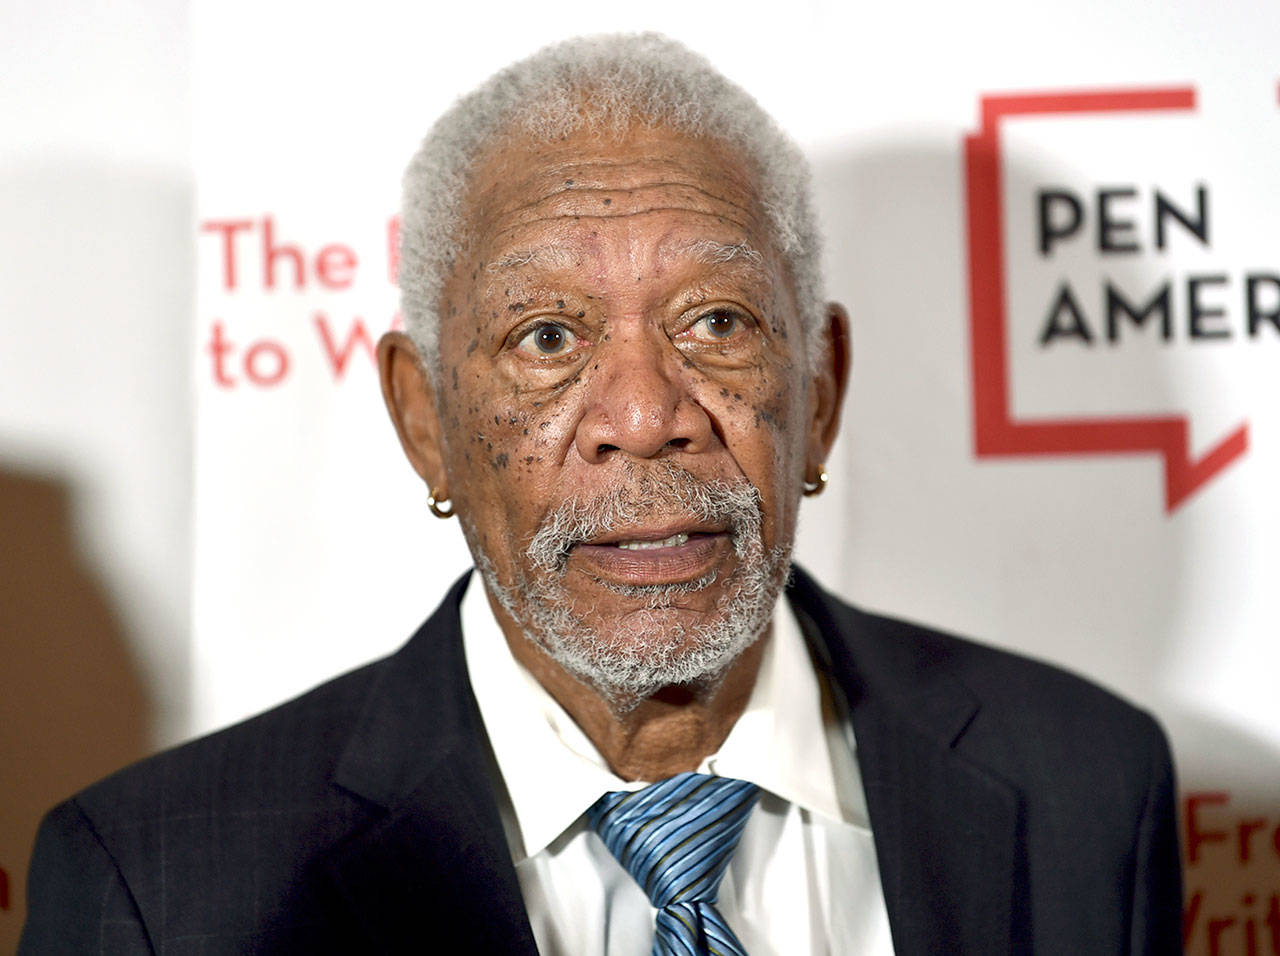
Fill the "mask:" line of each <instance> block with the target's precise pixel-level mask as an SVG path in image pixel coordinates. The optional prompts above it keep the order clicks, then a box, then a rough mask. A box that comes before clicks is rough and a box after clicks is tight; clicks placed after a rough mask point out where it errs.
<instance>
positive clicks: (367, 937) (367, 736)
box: [19, 571, 1181, 956]
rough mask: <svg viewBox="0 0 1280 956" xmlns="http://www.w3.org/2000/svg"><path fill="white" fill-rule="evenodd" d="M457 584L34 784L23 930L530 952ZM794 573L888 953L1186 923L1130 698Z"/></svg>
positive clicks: (1068, 940)
mask: <svg viewBox="0 0 1280 956" xmlns="http://www.w3.org/2000/svg"><path fill="white" fill-rule="evenodd" d="M464 587H465V580H464V581H460V582H459V583H458V585H456V586H455V587H454V588H453V590H452V591H451V592H450V594H449V596H448V598H447V599H446V600H445V602H444V603H443V605H441V607H440V608H439V609H438V610H437V611H436V612H435V614H434V615H433V616H432V617H431V619H430V620H428V621H427V622H426V624H424V625H423V626H422V628H421V629H420V630H419V631H418V633H417V634H416V635H414V637H413V639H412V640H410V641H409V643H408V644H407V645H405V647H404V648H402V649H401V650H400V651H399V652H398V653H396V654H394V655H392V656H391V657H389V658H385V659H383V660H381V661H378V662H376V663H374V664H371V665H369V666H367V667H364V668H362V669H360V670H357V671H355V672H353V673H350V674H347V675H346V676H343V677H340V678H338V679H336V680H334V681H332V682H330V683H328V684H325V685H323V686H321V687H319V688H317V689H315V690H313V691H311V692H310V693H308V694H306V695H304V696H303V697H300V698H298V699H297V700H294V701H292V702H290V703H287V704H284V705H283V706H281V707H278V708H276V709H275V710H272V711H270V712H269V713H266V714H264V715H262V716H259V717H256V718H254V719H252V720H249V721H247V722H245V723H243V724H240V725H238V726H235V727H232V728H230V729H228V730H224V731H222V732H220V733H216V734H214V735H212V736H209V737H205V738H203V739H201V740H197V741H195V742H193V743H190V744H187V745H185V746H183V747H180V748H178V749H176V750H173V751H170V752H168V753H164V754H160V755H159V756H156V757H153V758H151V759H149V760H147V761H144V762H143V763H141V764H138V765H136V766H134V767H131V768H129V769H126V770H124V771H122V772H120V773H118V774H116V775H115V776H113V777H110V778H108V779H107V780H105V781H103V782H101V783H99V784H97V785H95V786H93V787H91V788H89V789H88V790H86V791H84V792H83V793H81V794H79V795H78V796H76V797H74V798H72V799H71V800H68V801H67V802H66V803H63V804H62V805H60V806H58V807H56V808H55V809H54V810H52V811H51V812H50V813H49V815H48V817H47V818H46V819H45V821H44V823H43V825H42V827H41V830H40V834H39V837H38V839H37V844H36V850H35V855H34V858H33V862H32V865H31V877H30V883H29V898H30V912H29V917H28V922H27V925H26V928H25V931H24V935H23V937H22V942H21V944H20V948H19V952H20V953H22V954H25V956H35V954H46V953H48V954H55V953H56V954H59V956H61V954H68V953H89V952H92V953H110V954H116V953H128V954H132V953H157V954H165V956H178V954H184V956H185V954H216V953H242V952H243V953H306V954H312V953H344V954H352V953H361V954H363V953H382V952H395V953H400V952H413V953H422V952H438V951H445V952H455V951H456V952H467V953H501V954H509V953H514V954H522V953H529V954H531V953H534V952H535V948H534V942H533V937H532V935H531V932H530V929H529V924H528V920H527V918H526V916H525V913H524V908H523V904H522V902H521V897H520V890H519V886H518V884H517V882H516V877H515V872H514V870H513V868H512V864H511V858H510V854H509V852H508V849H507V845H506V841H505V838H504V836H503V831H502V826H501V823H500V821H499V816H498V810H497V804H496V801H495V798H494V793H493V786H494V785H493V783H492V780H491V771H490V767H489V763H488V761H489V759H490V756H489V753H488V745H487V743H486V740H485V737H484V733H483V729H482V726H481V724H480V720H479V716H478V712H477V710H476V704H475V700H474V698H473V696H472V693H471V689H470V684H469V682H468V679H467V673H466V667H465V662H464V658H463V652H462V642H461V639H460V638H461V630H460V626H459V618H458V602H459V600H460V598H461V595H462V592H463V588H464ZM789 595H790V598H791V601H792V604H793V607H795V609H796V611H797V614H798V617H799V619H800V622H801V627H802V629H803V631H804V632H805V634H806V637H807V639H808V640H809V641H810V642H811V644H812V645H813V647H814V648H815V654H816V656H817V657H818V658H819V659H820V660H821V662H822V663H821V666H823V667H825V668H826V669H827V670H828V672H829V674H830V677H831V679H832V681H833V683H834V684H835V685H836V686H838V688H839V689H840V690H841V691H842V692H843V695H844V697H845V699H846V702H847V705H848V707H849V710H850V713H851V715H852V720H853V726H854V732H855V734H856V738H857V743H858V760H859V764H860V767H861V770H862V776H863V783H864V786H865V789H866V796H867V804H868V808H869V810H870V814H871V822H872V830H873V834H874V839H875V845H876V851H877V855H878V858H879V866H880V872H881V878H882V881H883V886H884V893H885V901H886V903H887V905H888V911H889V922H890V925H891V927H892V932H893V940H894V945H895V949H896V950H897V952H898V953H901V954H939V953H964V954H983V953H1010V952H1016V953H1030V952H1035V953H1037V954H1051V953H1062V954H1070V956H1081V954H1088V956H1098V954H1105V953H1129V952H1132V953H1175V952H1178V951H1179V912H1180V905H1181V893H1180V885H1179V884H1180V879H1179V865H1178V854H1177V845H1176V843H1177V838H1176V833H1175V824H1174V810H1173V785H1172V779H1171V771H1170V761H1169V754H1168V750H1167V747H1166V745H1165V741H1164V737H1163V735H1162V734H1161V732H1160V730H1159V728H1158V727H1157V726H1156V724H1155V722H1154V721H1153V720H1152V719H1151V718H1150V717H1148V716H1147V715H1146V714H1145V713H1143V712H1141V711H1138V710H1136V709H1134V708H1133V707H1131V706H1129V705H1127V704H1125V703H1122V702H1121V701H1119V700H1117V699H1116V698H1115V697H1112V696H1111V695H1109V694H1107V693H1106V692H1104V691H1102V690H1100V689H1098V688H1097V687H1094V686H1093V685H1091V684H1089V683H1086V682H1085V681H1083V680H1081V679H1079V678H1077V677H1073V676H1070V675H1068V674H1065V673H1063V672H1061V671H1059V670H1056V669H1054V668H1051V667H1048V666H1045V665H1042V664H1038V663H1034V662H1031V661H1028V660H1025V659H1022V658H1019V657H1016V656H1013V655H1010V654H1007V653H1004V652H1001V651H997V650H994V649H991V648H988V647H983V646H981V645H978V644H973V643H970V642H967V641H962V640H959V639H957V638H954V637H949V636H945V635H942V634H939V633H936V632H934V631H930V630H927V629H924V628H921V627H917V626H914V625H911V624H907V623H903V622H900V621H894V620H890V619H887V618H882V617H876V616H873V615H870V614H865V613H863V612H861V611H858V610H855V609H853V608H850V607H848V606H846V605H845V604H842V603H841V602H839V601H837V600H835V599H834V598H832V597H831V596H830V595H828V594H826V593H824V592H823V591H822V590H821V589H819V588H818V587H817V585H815V584H814V583H813V581H812V580H810V579H809V578H808V577H807V576H806V575H805V574H804V573H803V572H800V571H797V572H796V573H795V576H794V580H793V582H792V584H791V585H790V589H789ZM548 785H549V786H551V785H554V784H553V783H552V782H550V781H549V782H548ZM441 927H449V928H450V929H449V932H450V933H452V934H458V935H456V936H454V939H462V940H466V941H467V942H466V943H465V944H464V943H448V944H445V943H442V937H441V935H440V934H441Z"/></svg>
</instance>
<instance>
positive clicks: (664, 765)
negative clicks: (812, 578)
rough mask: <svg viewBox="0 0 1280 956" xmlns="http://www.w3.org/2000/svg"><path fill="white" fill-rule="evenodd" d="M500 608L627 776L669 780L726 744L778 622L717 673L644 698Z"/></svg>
mask: <svg viewBox="0 0 1280 956" xmlns="http://www.w3.org/2000/svg"><path fill="white" fill-rule="evenodd" d="M491 603H492V602H491ZM493 609H494V613H495V615H496V616H497V618H498V621H499V623H500V624H501V626H502V631H503V634H504V636H505V637H506V639H507V644H508V646H509V647H510V648H511V653H512V655H513V656H514V657H515V659H516V660H517V661H519V662H520V663H521V664H522V665H523V666H524V667H525V668H526V669H527V670H528V671H529V673H531V674H532V675H533V676H534V678H535V679H536V680H537V681H538V683H540V684H541V685H542V686H543V687H544V688H546V690H547V693H549V694H550V695H551V696H552V697H554V698H555V700H556V702H557V703H558V704H559V705H560V706H561V707H563V708H564V709H565V711H566V713H568V714H569V716H570V717H572V718H573V720H574V721H575V722H576V723H577V725H578V726H579V727H580V728H582V731H583V733H585V734H586V735H587V738H588V739H589V740H590V741H591V743H592V744H594V745H595V748H596V749H597V750H598V751H599V752H600V755H601V756H602V757H603V758H604V759H605V761H606V762H607V763H608V765H609V768H610V769H611V770H612V771H613V772H614V773H616V774H617V775H618V776H619V777H621V778H622V779H624V780H648V781H653V780H665V779H666V778H667V777H671V776H674V775H675V774H677V773H681V772H683V771H686V770H696V769H697V767H698V765H699V764H701V763H702V761H703V759H704V758H706V757H707V756H709V755H711V754H713V753H715V752H716V751H718V750H719V749H720V745H721V744H723V743H724V740H725V738H726V737H728V736H729V731H730V730H732V729H733V725H734V724H735V723H736V722H737V720H738V717H739V716H741V714H742V711H743V710H744V709H745V708H746V706H747V701H748V700H749V699H750V697H751V691H752V689H753V688H754V687H755V682H756V676H757V675H758V674H759V672H760V661H761V657H762V655H763V653H764V645H765V641H766V640H768V639H769V635H770V632H771V626H769V627H766V629H765V632H764V633H763V634H762V635H761V636H760V637H759V638H757V639H756V640H755V641H754V642H753V643H752V644H751V645H750V646H749V647H748V648H747V649H746V650H745V651H743V652H742V654H740V655H739V656H738V658H737V660H735V661H734V662H733V663H732V664H731V665H730V666H729V668H728V670H726V671H725V672H724V674H722V675H721V676H720V677H719V678H718V679H717V680H714V681H707V682H705V683H700V684H697V685H678V686H670V687H664V688H661V689H660V690H658V691H657V692H656V693H654V694H651V695H649V696H647V697H644V698H642V699H641V700H639V701H618V700H617V699H616V698H613V697H611V696H610V695H608V694H605V693H602V692H601V691H600V690H598V689H596V688H595V687H592V686H590V685H589V684H587V683H585V682H583V681H581V680H579V679H578V678H577V677H575V676H573V675H572V674H570V673H569V672H568V671H566V670H565V669H564V668H563V667H561V666H560V665H559V664H558V663H556V662H555V661H554V660H552V659H551V658H550V657H549V656H548V655H547V653H546V652H545V651H544V650H543V649H542V648H541V647H540V646H539V645H538V644H537V643H536V642H534V641H532V640H530V639H529V638H528V637H526V636H525V635H524V633H523V631H522V630H521V629H520V627H519V626H518V625H517V624H516V623H515V621H513V620H512V619H511V618H510V617H509V616H508V615H506V614H505V613H504V612H503V611H502V609H501V608H500V607H498V606H496V604H493Z"/></svg>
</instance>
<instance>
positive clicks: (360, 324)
mask: <svg viewBox="0 0 1280 956" xmlns="http://www.w3.org/2000/svg"><path fill="white" fill-rule="evenodd" d="M418 6H422V7H423V9H417V7H418ZM688 6H690V5H687V4H675V3H670V4H667V3H655V4H648V5H647V8H648V9H646V10H645V11H644V13H643V14H640V13H607V12H604V11H602V10H599V9H596V8H594V7H591V6H588V5H586V4H555V3H551V4H542V5H538V9H537V10H536V11H535V10H530V9H526V8H525V7H523V6H518V5H514V4H513V5H505V4H499V5H497V6H496V7H495V5H493V4H490V5H485V7H484V8H483V9H479V8H478V9H476V10H475V11H474V12H469V11H457V10H454V11H450V12H449V13H448V14H441V13H438V12H436V11H433V10H428V9H425V5H413V7H410V5H399V4H379V3H374V4H366V5H361V7H360V8H359V9H358V12H355V11H345V12H342V13H337V12H326V10H325V9H324V8H322V7H321V8H317V7H316V6H315V5H301V4H299V5H296V6H295V5H289V4H267V5H263V4H252V5H250V4H239V3H230V4H229V3H217V4H214V3H209V2H200V3H197V4H196V7H195V9H196V18H195V25H194V38H195V48H196V49H195V52H196V60H195V65H196V88H195V100H194V102H195V130H196V144H195V166H196V170H195V172H196V183H197V190H198V201H197V223H196V228H197V238H196V249H197V259H198V272H199V295H198V302H197V308H196V315H195V318H194V321H195V327H196V334H195V336H194V339H193V342H194V350H193V352H194V354H193V355H192V356H191V361H192V362H193V363H194V365H193V368H194V380H195V385H196V399H197V421H196V438H195V448H196V452H195V489H196V492H195V494H196V500H195V566H194V594H195V598H194V609H193V627H194V636H193V641H194V644H193V654H192V659H193V670H194V678H193V680H194V683H193V687H192V697H193V701H194V721H193V727H192V730H193V732H198V731H204V730H208V729H211V728H214V727H217V726H220V725H223V724H226V723H228V722H230V721H233V720H235V719H238V718H240V717H242V716H245V715H247V714H249V713H252V712H254V711H256V710H260V709H262V708H265V707H267V706H269V705H270V704H272V703H274V702H276V701H279V700H281V699H283V698H285V697H288V696H290V695H293V694H296V693H298V692H301V691H302V690H304V689H306V688H307V687H309V686H311V685H313V684H314V683H316V682H318V681H321V680H323V679H324V678H326V677H328V676H330V675H333V674H335V673H337V672H339V671H342V670H344V669H347V668H349V667H352V666H355V665H356V664H359V663H361V662H363V661H366V660H369V659H371V658H373V657H375V656H378V655H381V654H383V653H386V652H388V651H390V650H392V649H393V648H395V647H396V646H398V645H399V644H400V643H401V642H402V641H403V640H404V639H405V638H406V637H407V636H408V634H409V633H411V631H412V630H413V629H414V628H415V627H416V625H417V623H418V622H419V621H420V620H421V619H422V618H424V617H425V616H426V615H427V614H428V613H429V612H430V611H431V609H432V608H433V607H434V606H435V604H436V602H437V601H438V600H439V599H440V597H441V596H442V595H443V593H444V592H445V590H446V589H447V588H448V586H449V585H450V584H451V583H452V582H453V581H454V580H455V579H456V577H457V576H458V575H459V574H460V573H462V572H463V571H464V570H465V569H466V568H467V567H468V564H469V560H468V557H467V553H466V550H465V547H464V545H463V542H462V540H461V535H460V533H459V531H458V526H457V523H456V522H442V521H438V520H435V519H434V518H432V517H431V515H430V513H429V512H428V510H427V504H426V496H427V493H426V490H425V489H424V488H423V487H422V486H421V484H420V482H418V480H417V479H416V477H415V476H414V475H413V474H412V472H411V471H410V469H409V467H408V465H407V464H406V463H405V462H404V461H403V459H402V457H401V454H400V451H399V448H398V446H397V444H396V441H395V437H394V434H393V432H392V429H391V427H390V425H389V424H388V422H387V421H386V416H385V413H384V411H383V409H382V406H381V399H380V396H379V392H378V386H377V378H376V370H375V365H374V343H375V342H376V340H377V337H378V335H380V334H381V333H382V332H383V331H385V330H387V329H388V328H394V327H396V325H397V323H398V322H399V316H398V314H397V290H396V286H395V277H396V268H397V262H396V238H397V237H396V231H397V221H396V206H397V201H398V181H399V175H400V170H401V169H402V167H403V165H404V163H405V162H406V161H407V159H408V157H409V155H410V154H411V153H412V151H413V149H414V148H415V146H416V144H417V141H418V140H419V139H420V137H421V136H422V134H423V133H424V132H425V130H426V129H427V127H428V126H429V124H430V123H431V121H432V120H433V119H434V118H435V117H436V116H437V115H438V114H439V113H440V112H441V111H442V110H443V109H445V108H446V107H447V106H448V105H449V103H450V102H451V101H452V100H453V99H454V98H455V97H456V96H457V95H458V94H459V93H461V92H464V91H465V90H467V89H469V88H471V87H472V86H474V85H475V84H476V83H478V82H480V81H481V80H482V79H483V78H484V77H486V76H487V75H488V74H490V73H491V72H492V71H494V70H496V69H498V68H499V67H501V66H502V65H504V64H505V63H508V62H510V61H512V60H514V59H516V58H518V57H520V56H522V55H525V54H527V53H529V52H531V51H532V50H534V49H536V48H537V47H538V46H540V45H542V44H543V43H546V42H550V41H553V40H555V39H559V38H563V37H565V36H568V35H572V34H574V33H581V32H596V31H602V30H617V29H626V30H632V29H658V30H661V31H662V32H665V33H667V34H669V35H671V36H674V37H676V38H677V39H680V40H682V41H684V42H686V43H688V44H689V45H690V46H692V47H693V48H695V49H697V50H699V51H700V52H702V53H704V54H706V55H707V56H708V57H709V58H710V59H711V60H712V61H713V62H714V63H715V64H716V65H717V66H718V67H720V68H721V69H722V70H723V71H724V72H725V73H726V74H728V75H729V76H730V77H731V78H733V79H734V80H736V81H737V82H739V83H741V84H742V85H743V86H745V87H746V88H747V89H748V90H750V91H751V92H752V93H753V94H755V95H756V96H757V97H758V98H759V99H760V100H761V102H762V103H763V104H764V105H765V107H766V108H767V109H769V110H770V111H771V112H772V113H773V114H774V115H775V116H776V117H777V118H778V119H779V121H780V122H781V123H782V124H783V126H784V127H786V128H788V129H789V130H790V131H791V132H792V133H793V134H794V135H795V136H796V138H797V139H798V140H799V141H800V142H801V144H802V146H803V147H804V148H805V150H806V152H807V153H808V154H809V156H810V158H811V160H812V162H813V166H814V177H815V185H816V189H817V196H818V204H819V208H820V210H821V216H822V219H823V223H824V229H825V232H826V236H827V253H826V275H827V282H828V289H829V294H830V296H831V297H832V298H836V299H839V300H841V301H844V302H845V303H846V305H848V306H849V308H850V311H851V313H852V316H853V333H854V335H853V342H854V354H855V360H854V370H853V382H852V391H851V395H850V399H849V404H848V408H847V412H846V417H845V422H844V428H843V434H842V438H841V440H840V443H839V445H838V446H837V451H836V455H835V456H834V460H833V461H831V462H830V463H829V471H830V473H831V475H832V481H831V486H830V489H829V490H828V491H827V493H826V494H825V496H823V497H821V498H818V499H815V500H813V501H806V503H805V504H804V511H803V517H802V529H801V537H800V543H799V548H798V555H799V560H800V561H801V562H802V563H805V564H806V565H807V566H809V567H810V568H811V569H812V570H813V571H814V572H815V573H816V574H817V575H818V577H819V578H820V579H821V580H822V581H824V582H825V583H826V584H827V585H828V586H829V587H831V588H832V589H834V590H835V591H837V592H839V593H840V594H842V595H844V596H845V597H847V598H849V599H851V600H853V601H856V602H859V603H861V604H863V605H865V606H867V607H869V608H872V609H876V610H881V611H885V612H888V613H892V614H896V615H899V616H904V617H908V618H913V619H916V620H920V621H924V622H926V623H929V624H932V625H935V626H938V627H942V628H945V629H949V630H952V631H956V632H960V633H964V634H967V635H970V636H973V637H976V638H979V639H981V640H985V641H988V642H991V643H994V644H999V645H1002V646H1006V647H1010V648H1014V649H1017V650H1020V651H1022V652H1024V653H1027V654H1031V655H1034V656H1036V657H1040V658H1044V659H1047V660H1051V661H1055V662H1058V663H1060V664H1063V665H1065V666H1067V667H1070V668H1072V669H1074V670H1077V671H1080V672H1082V673H1084V674H1087V675H1089V676H1091V677H1092V678H1093V679H1095V680H1097V681H1099V682H1100V683H1102V684H1104V685H1106V686H1108V687H1110V688H1112V689H1113V690H1115V691H1116V692H1118V693H1120V694H1122V695H1124V696H1126V697H1128V698H1130V699H1131V700H1134V701H1135V702H1137V703H1139V704H1140V705H1142V706H1145V707H1147V708H1149V709H1151V710H1152V711H1153V712H1154V713H1156V714H1157V715H1158V716H1159V718H1160V719H1161V721H1162V722H1163V723H1164V725H1165V726H1166V728H1167V729H1168V731H1169V733H1170V737H1171V740H1172V743H1173V746H1174V750H1175V756H1176V760H1177V763H1178V768H1179V773H1180V783H1181V791H1182V793H1181V810H1182V823H1181V826H1182V842H1183V854H1184V864H1185V867H1186V886H1187V899H1186V910H1185V918H1184V934H1185V937H1186V940H1187V947H1188V951H1189V952H1191V953H1196V954H1234V953H1239V954H1248V956H1253V954H1264V953H1276V954H1280V896H1278V894H1280V641H1278V640H1277V638H1278V637H1280V597H1277V595H1278V594H1280V587H1278V586H1277V575H1278V574H1280V503H1278V501H1277V495H1276V493H1275V488H1276V487H1277V486H1278V485H1280V375H1278V374H1277V372H1280V230H1277V228H1276V223H1277V222H1280V174H1277V171H1276V168H1275V156H1276V155H1278V154H1280V55H1277V54H1276V52H1275V49H1274V43H1273V39H1274V37H1275V36H1277V35H1280V16H1278V15H1277V13H1276V12H1275V11H1273V10H1270V9H1263V8H1261V6H1260V5H1259V6H1258V7H1257V8H1255V7H1253V6H1250V5H1246V4H1237V5H1234V6H1233V5H1231V4H1227V5H1225V6H1219V7H1215V8H1214V10H1212V11H1209V10H1202V9H1200V7H1201V6H1202V5H1200V4H1195V3H1193V2H1191V0H1181V2H1178V3H1173V4H1166V5H1163V6H1162V7H1160V8H1159V10H1158V11H1155V10H1153V9H1152V8H1150V7H1149V5H1146V4H1142V3H1138V2H1136V0H1135V2H1120V3H1106V4H1103V3H1086V4H1083V5H1082V4H1079V3H1076V4H1062V5H1061V7H1062V9H1060V10H1051V9H1044V10H1036V11H1034V12H1033V11H1028V10H1026V9H1024V7H1025V5H1014V4H1008V5H1002V4H988V5H986V6H985V8H984V6H983V5H981V4H979V5H977V7H974V6H973V5H965V9H964V10H963V11H958V10H956V9H954V8H953V7H954V5H950V4H943V3H936V4H917V5H913V6H912V7H911V8H910V9H904V10H901V11H898V12H891V11H887V10H881V9H869V8H866V7H863V6H862V5H858V4H852V5H850V4H840V5H836V4H829V5H828V4H823V3H816V2H815V3H810V4H793V5H788V6H787V9H786V10H783V9H782V8H781V5H752V4H746V5H741V4H740V5H735V6H734V8H733V9H732V10H731V11H730V10H708V11H698V10H690V9H686V7H688ZM837 6H838V7H839V9H837ZM1036 6H1037V7H1039V6H1042V5H1036Z"/></svg>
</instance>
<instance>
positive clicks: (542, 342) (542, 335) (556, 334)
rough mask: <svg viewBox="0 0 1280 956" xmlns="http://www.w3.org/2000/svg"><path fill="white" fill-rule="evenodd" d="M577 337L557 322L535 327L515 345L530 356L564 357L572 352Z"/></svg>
mask: <svg viewBox="0 0 1280 956" xmlns="http://www.w3.org/2000/svg"><path fill="white" fill-rule="evenodd" d="M577 344H578V337H577V336H576V335H574V334H573V333H572V332H570V331H569V330H568V329H566V328H565V327H564V326H563V325H560V324H559V323H557V322H544V323H543V324H542V325H536V326H534V327H533V328H532V329H530V330H529V331H528V332H526V333H525V335H524V337H523V338H521V339H520V341H519V342H518V343H516V347H517V348H518V349H520V350H521V351H523V352H528V353H529V354H530V355H564V354H565V353H566V352H571V351H573V347H574V346H575V345H577Z"/></svg>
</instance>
